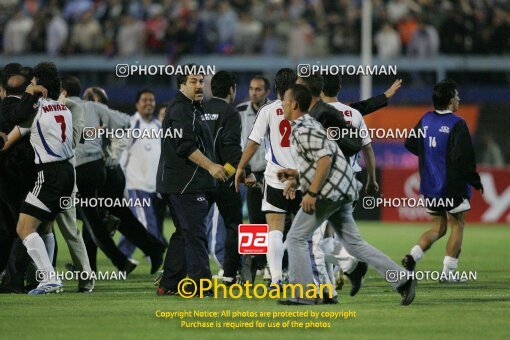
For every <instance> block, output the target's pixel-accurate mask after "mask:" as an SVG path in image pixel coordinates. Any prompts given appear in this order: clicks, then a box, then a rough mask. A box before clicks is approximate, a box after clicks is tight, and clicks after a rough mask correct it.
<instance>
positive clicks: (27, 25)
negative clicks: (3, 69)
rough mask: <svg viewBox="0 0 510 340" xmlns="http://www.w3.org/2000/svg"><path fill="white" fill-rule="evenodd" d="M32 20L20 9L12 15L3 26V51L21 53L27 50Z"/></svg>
mask: <svg viewBox="0 0 510 340" xmlns="http://www.w3.org/2000/svg"><path fill="white" fill-rule="evenodd" d="M33 25H34V22H33V20H32V18H30V17H27V16H25V15H24V14H23V12H22V11H19V12H17V13H16V15H14V16H13V17H12V18H11V19H10V20H9V21H8V22H7V25H6V26H5V31H4V53H6V54H21V53H25V52H27V50H28V34H29V33H30V31H31V30H32V27H33Z"/></svg>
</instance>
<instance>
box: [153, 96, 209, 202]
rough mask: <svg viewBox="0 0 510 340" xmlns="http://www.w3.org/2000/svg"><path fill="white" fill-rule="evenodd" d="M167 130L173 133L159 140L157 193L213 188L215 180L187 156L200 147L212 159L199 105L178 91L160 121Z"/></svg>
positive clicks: (200, 190) (205, 126)
mask: <svg viewBox="0 0 510 340" xmlns="http://www.w3.org/2000/svg"><path fill="white" fill-rule="evenodd" d="M168 129H171V130H172V131H175V132H176V133H172V137H170V136H169V137H167V138H163V139H162V140H161V157H160V159H159V165H158V172H157V180H156V190H157V192H159V193H164V194H187V193H203V192H208V191H209V192H210V191H214V190H215V189H216V185H215V181H214V179H213V177H212V176H211V175H210V174H209V172H208V171H207V170H205V169H203V168H201V167H199V166H198V165H196V164H195V163H193V162H192V161H190V160H189V159H188V157H189V156H190V155H191V154H192V153H193V152H195V151H196V150H200V151H201V152H202V153H203V154H204V155H205V156H206V157H207V158H209V159H210V160H212V161H213V162H214V161H215V157H214V146H213V138H212V134H211V132H210V130H209V127H208V126H207V121H206V120H205V115H204V111H203V108H202V104H201V103H200V102H195V101H192V100H190V99H189V98H187V97H186V96H185V95H184V94H182V92H180V91H178V92H177V95H176V96H175V99H174V101H173V102H172V103H171V104H170V106H169V107H168V110H167V114H166V115H165V119H164V120H163V130H164V131H166V130H168ZM178 131H182V134H183V135H182V138H180V137H179V136H178V135H177V132H178Z"/></svg>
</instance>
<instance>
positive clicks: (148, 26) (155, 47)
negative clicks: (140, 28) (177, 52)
mask: <svg viewBox="0 0 510 340" xmlns="http://www.w3.org/2000/svg"><path fill="white" fill-rule="evenodd" d="M167 25H168V22H167V20H166V18H165V16H164V13H163V8H156V9H155V10H153V11H152V13H151V17H150V19H149V20H147V21H146V22H145V30H146V32H147V33H146V34H147V36H146V47H147V49H148V51H149V52H151V53H162V52H163V51H164V48H165V32H166V28H167Z"/></svg>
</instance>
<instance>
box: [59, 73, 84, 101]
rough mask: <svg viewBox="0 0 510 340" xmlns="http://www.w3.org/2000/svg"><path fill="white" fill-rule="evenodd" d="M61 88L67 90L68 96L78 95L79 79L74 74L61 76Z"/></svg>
mask: <svg viewBox="0 0 510 340" xmlns="http://www.w3.org/2000/svg"><path fill="white" fill-rule="evenodd" d="M60 84H61V86H62V90H65V91H66V92H67V95H68V96H69V97H79V96H80V93H81V84H80V79H78V78H76V77H75V76H63V77H62V79H60Z"/></svg>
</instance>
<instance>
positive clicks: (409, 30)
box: [397, 15, 418, 48]
mask: <svg viewBox="0 0 510 340" xmlns="http://www.w3.org/2000/svg"><path fill="white" fill-rule="evenodd" d="M417 28H418V21H417V20H416V17H415V16H414V15H409V16H408V17H406V18H405V19H402V20H400V21H399V23H398V24H397V30H398V33H399V34H400V41H401V42H402V46H403V47H404V48H406V47H407V44H409V42H410V41H411V38H412V37H413V34H414V31H416V29H417Z"/></svg>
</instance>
